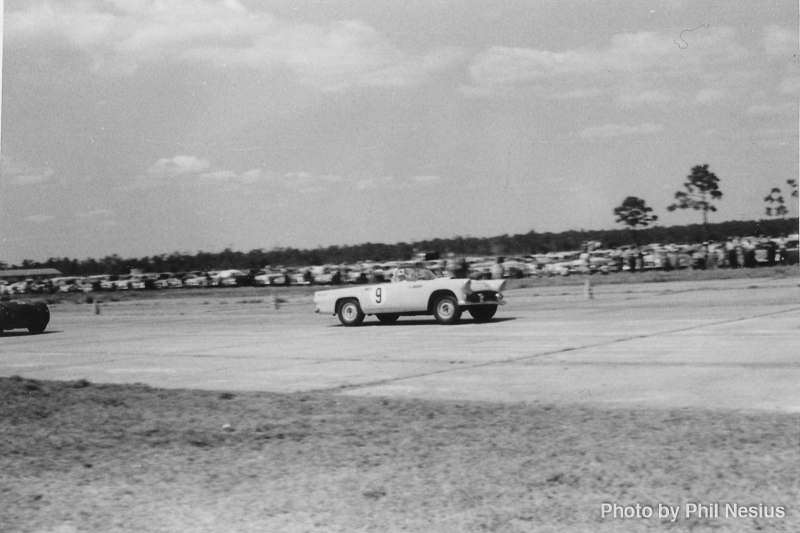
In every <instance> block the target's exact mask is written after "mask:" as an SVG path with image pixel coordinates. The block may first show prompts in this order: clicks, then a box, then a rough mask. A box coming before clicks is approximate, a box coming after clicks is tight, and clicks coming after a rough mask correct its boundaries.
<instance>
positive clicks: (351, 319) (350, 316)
mask: <svg viewBox="0 0 800 533" xmlns="http://www.w3.org/2000/svg"><path fill="white" fill-rule="evenodd" d="M338 315H339V322H341V323H342V325H343V326H347V327H351V326H358V325H360V324H361V323H362V322H363V321H364V312H363V311H361V306H360V305H358V301H357V300H345V301H344V302H342V303H341V304H339V313H338Z"/></svg>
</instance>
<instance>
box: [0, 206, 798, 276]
mask: <svg viewBox="0 0 800 533" xmlns="http://www.w3.org/2000/svg"><path fill="white" fill-rule="evenodd" d="M797 228H798V218H781V219H766V220H750V221H745V220H741V221H739V220H735V221H729V222H721V223H716V224H707V225H706V226H704V225H703V224H691V225H686V226H669V227H660V226H655V227H647V228H643V229H639V230H637V231H636V234H637V235H636V238H635V239H634V234H633V232H631V231H628V230H627V229H611V230H591V231H585V230H581V231H575V230H572V231H564V232H560V233H550V232H545V233H539V232H536V231H529V232H528V233H524V234H517V235H500V236H496V237H485V238H481V237H453V238H447V239H430V240H423V241H416V242H412V243H405V242H400V243H396V244H382V243H369V242H368V243H363V244H357V245H353V246H328V247H325V248H314V249H297V248H275V249H272V250H264V249H257V250H251V251H249V252H240V251H234V250H231V249H230V248H226V249H225V250H223V251H222V252H198V253H196V254H187V253H177V252H174V253H171V254H161V255H154V256H149V257H141V258H123V257H120V256H119V255H116V254H115V255H110V256H107V257H103V258H102V259H93V258H90V259H84V260H78V259H70V258H67V257H64V258H50V259H48V260H47V261H44V262H37V261H31V260H25V261H23V262H22V264H20V265H3V264H0V268H55V269H57V270H59V271H60V272H62V273H63V274H64V275H66V276H90V275H94V274H117V275H119V274H127V273H129V272H130V271H131V269H141V270H142V271H145V272H188V271H193V270H200V271H208V270H225V269H232V268H235V269H243V270H249V269H261V268H265V267H267V266H272V267H277V266H286V267H292V266H308V265H322V264H328V263H332V264H341V263H357V262H361V261H367V260H371V261H376V262H383V261H396V260H409V259H411V258H412V257H413V256H414V254H415V253H419V252H439V253H440V254H441V255H442V256H443V257H444V256H446V255H447V254H450V253H452V254H455V255H457V256H468V255H524V254H538V253H547V252H561V251H570V250H579V249H580V248H581V246H582V245H583V244H584V243H586V242H589V241H598V242H601V243H602V244H603V246H604V247H608V248H618V247H620V246H625V245H633V244H637V241H638V243H641V244H645V243H661V244H683V243H699V242H703V241H704V240H715V241H723V240H727V239H729V238H732V237H742V236H757V235H765V236H773V237H776V236H781V235H789V234H792V233H796V232H797Z"/></svg>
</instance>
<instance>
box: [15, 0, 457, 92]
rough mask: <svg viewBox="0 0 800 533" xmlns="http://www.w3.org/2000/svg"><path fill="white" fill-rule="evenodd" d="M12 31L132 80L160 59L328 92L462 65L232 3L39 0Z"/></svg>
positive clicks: (359, 31)
mask: <svg viewBox="0 0 800 533" xmlns="http://www.w3.org/2000/svg"><path fill="white" fill-rule="evenodd" d="M5 31H6V42H7V43H13V44H17V43H18V42H19V41H26V40H30V39H42V40H44V39H47V40H49V41H55V42H59V41H60V42H62V43H63V44H64V46H65V47H68V48H71V49H73V50H76V51H79V52H81V53H82V54H83V55H84V56H85V57H86V58H87V59H88V60H89V61H91V63H92V64H93V65H94V68H95V69H96V70H104V71H111V72H117V73H127V74H129V73H132V72H134V71H135V70H136V68H137V66H138V65H140V64H143V63H149V62H155V61H159V62H163V61H178V62H188V63H202V64H209V63H210V64H213V65H216V66H226V67H231V66H239V67H246V68H249V69H255V70H259V71H270V70H278V69H288V70H290V71H291V72H293V73H294V74H295V76H296V78H297V79H298V80H299V81H300V82H302V83H304V84H307V85H310V86H314V87H317V88H320V89H323V90H341V89H345V88H348V87H353V86H403V85H408V84H410V83H416V82H418V81H420V80H421V79H423V78H424V77H425V76H426V75H427V74H429V73H430V72H433V71H436V70H438V69H440V68H442V67H444V66H446V65H448V64H450V63H451V62H452V61H454V60H456V59H457V58H459V57H460V54H459V53H458V52H457V51H456V50H455V49H451V48H444V49H441V50H433V51H431V52H429V53H427V54H424V55H422V56H416V55H409V54H407V53H405V52H403V51H402V50H400V49H398V48H396V47H395V46H393V45H392V44H391V43H390V42H389V41H388V40H387V39H386V38H385V37H384V36H383V35H381V34H380V33H379V32H378V31H377V30H375V29H374V28H372V27H371V26H369V25H367V24H365V23H364V22H362V21H358V20H343V21H336V22H333V23H331V24H327V25H315V24H307V23H299V22H293V21H286V20H280V19H278V18H276V17H274V16H272V15H270V14H268V13H264V12H257V11H251V10H249V9H247V8H245V7H244V6H243V5H242V4H241V3H240V2H237V1H233V0H228V1H225V2H212V1H208V0H191V1H189V0H173V1H170V2H141V1H140V2H125V1H119V0H114V1H103V0H90V1H84V2H80V3H77V2H65V3H50V2H46V1H44V0H39V1H38V2H31V3H28V4H26V6H25V8H24V9H21V10H18V11H12V12H9V13H8V14H7V16H6V22H5Z"/></svg>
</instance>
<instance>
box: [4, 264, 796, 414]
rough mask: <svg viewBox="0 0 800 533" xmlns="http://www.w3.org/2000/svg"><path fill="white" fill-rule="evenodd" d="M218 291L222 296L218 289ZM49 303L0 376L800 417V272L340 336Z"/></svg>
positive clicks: (227, 305) (369, 325)
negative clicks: (44, 320)
mask: <svg viewBox="0 0 800 533" xmlns="http://www.w3.org/2000/svg"><path fill="white" fill-rule="evenodd" d="M217 294H220V293H217ZM283 298H285V299H286V300H287V301H286V302H285V303H284V304H282V305H281V306H280V308H279V309H277V310H276V309H274V307H273V303H272V300H271V298H270V297H264V298H259V297H256V298H252V297H248V298H245V299H243V298H242V297H241V296H236V293H235V290H234V291H233V292H231V295H230V296H229V295H227V294H224V293H223V294H222V295H221V296H213V297H209V298H208V299H204V298H202V297H201V298H198V297H192V298H178V299H175V298H170V299H143V300H128V301H120V302H115V303H107V304H103V305H102V306H101V313H100V314H99V315H97V314H94V312H93V306H92V305H88V304H73V303H63V304H59V305H54V306H52V307H51V312H52V319H51V322H50V326H49V327H48V330H47V332H45V334H42V335H29V334H27V333H24V332H19V333H17V332H7V333H6V335H5V336H4V337H3V338H2V339H0V375H2V376H12V375H21V376H23V377H28V378H37V379H53V380H73V379H80V378H85V379H88V380H89V381H92V382H103V383H133V382H141V383H146V384H148V385H151V386H156V387H165V388H166V387H173V388H200V389H215V390H262V391H274V392H288V391H316V390H333V391H338V392H340V393H342V394H359V395H376V396H403V397H420V398H427V399H437V398H447V399H462V400H490V401H509V402H543V403H572V402H578V403H597V404H604V405H619V406H625V407H632V406H640V407H691V406H697V407H710V408H729V409H757V410H777V411H794V412H796V411H800V386H798V384H800V355H798V350H797V341H798V331H799V330H800V284H799V283H798V280H796V279H784V280H769V279H754V280H746V279H745V280H741V279H740V280H720V281H703V282H671V283H649V284H639V285H631V284H625V285H602V286H599V287H596V288H595V289H594V299H591V300H587V299H585V298H584V293H583V287H582V286H577V287H546V288H541V287H534V288H526V289H516V290H512V291H507V293H506V299H507V301H508V305H507V306H505V307H503V308H501V309H500V310H499V311H498V313H497V316H496V318H495V320H493V321H491V322H489V323H486V324H476V323H474V322H473V321H472V320H471V319H470V318H469V317H468V315H466V314H465V319H464V320H463V322H462V323H461V324H459V325H456V326H449V327H446V326H439V325H437V324H436V323H435V322H434V321H433V318H431V317H419V318H414V319H410V318H401V319H400V321H399V322H398V323H397V324H395V325H391V326H385V325H381V324H379V323H378V322H377V320H375V319H374V318H370V317H368V318H367V320H366V321H365V323H364V325H363V326H362V327H359V328H344V327H342V326H340V325H339V322H338V320H336V318H335V317H333V316H320V315H316V314H314V312H313V309H314V306H313V304H312V303H311V298H310V296H309V295H308V294H300V293H298V292H293V291H287V292H286V293H284V294H283Z"/></svg>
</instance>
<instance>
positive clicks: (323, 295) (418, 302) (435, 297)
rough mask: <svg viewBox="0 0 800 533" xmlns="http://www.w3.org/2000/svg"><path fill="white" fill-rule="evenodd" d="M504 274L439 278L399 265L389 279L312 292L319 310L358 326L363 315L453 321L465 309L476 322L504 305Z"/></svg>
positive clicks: (385, 319)
mask: <svg viewBox="0 0 800 533" xmlns="http://www.w3.org/2000/svg"><path fill="white" fill-rule="evenodd" d="M505 284H506V282H505V280H486V281H483V280H481V281H478V280H470V279H456V278H437V277H436V276H435V275H434V274H433V272H431V271H430V270H428V269H427V268H419V267H401V268H398V269H396V270H395V271H394V273H393V274H392V276H391V282H389V283H380V284H377V285H367V286H360V287H359V286H357V287H347V288H344V289H333V290H328V291H318V292H315V293H314V304H316V306H317V308H316V312H317V313H325V314H331V315H337V316H338V317H339V321H340V322H341V323H342V324H343V325H345V326H358V325H359V324H361V323H362V322H363V321H364V317H365V316H367V315H375V316H376V317H377V318H378V320H380V321H381V322H382V323H384V324H393V323H394V322H396V321H397V319H398V318H400V317H401V316H415V315H433V317H434V318H435V319H436V321H437V322H438V323H439V324H445V325H447V324H455V323H456V322H458V321H459V320H460V319H461V313H462V312H463V311H469V313H470V315H472V318H474V319H475V321H476V322H486V321H488V320H491V318H492V317H493V316H494V314H495V312H496V311H497V307H498V306H500V305H504V304H505V302H504V301H503V294H502V291H503V288H504V287H505Z"/></svg>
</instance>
